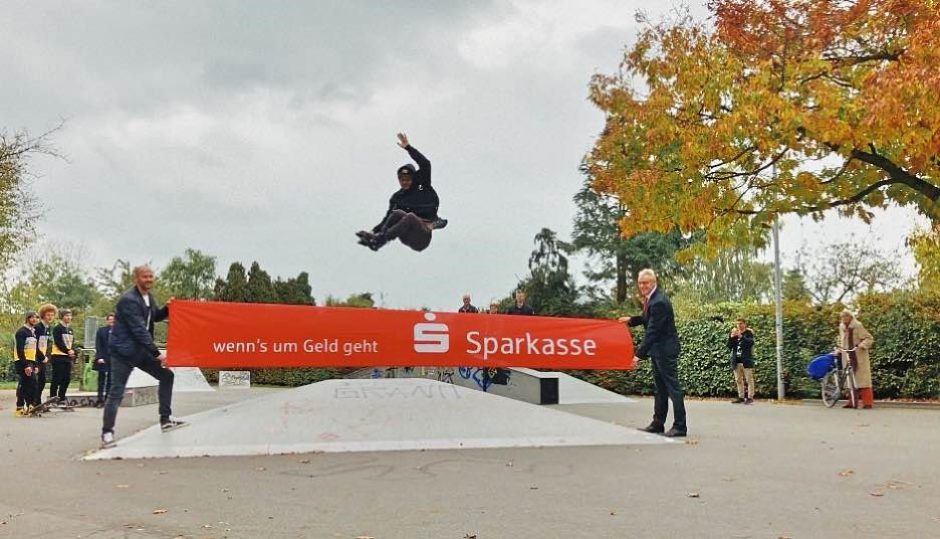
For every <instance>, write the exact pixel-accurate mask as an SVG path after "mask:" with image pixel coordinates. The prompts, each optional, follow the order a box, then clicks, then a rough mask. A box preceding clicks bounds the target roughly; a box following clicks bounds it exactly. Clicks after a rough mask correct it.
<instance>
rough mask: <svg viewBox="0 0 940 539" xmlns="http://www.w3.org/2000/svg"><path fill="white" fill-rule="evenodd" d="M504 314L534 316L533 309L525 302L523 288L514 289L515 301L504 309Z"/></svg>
mask: <svg viewBox="0 0 940 539" xmlns="http://www.w3.org/2000/svg"><path fill="white" fill-rule="evenodd" d="M506 314H516V315H523V316H535V309H533V308H532V306H530V305H529V304H528V303H526V302H525V291H524V290H516V302H515V303H513V304H512V307H510V308H509V309H508V310H507V311H506Z"/></svg>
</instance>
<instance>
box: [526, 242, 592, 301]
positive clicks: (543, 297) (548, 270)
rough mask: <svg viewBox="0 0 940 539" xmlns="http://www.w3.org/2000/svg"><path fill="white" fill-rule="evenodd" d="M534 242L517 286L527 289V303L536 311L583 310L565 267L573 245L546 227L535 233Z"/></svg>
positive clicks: (571, 278)
mask: <svg viewBox="0 0 940 539" xmlns="http://www.w3.org/2000/svg"><path fill="white" fill-rule="evenodd" d="M534 243H535V249H533V250H532V254H531V255H530V256H529V275H528V276H527V277H526V278H525V279H523V280H522V281H521V282H520V283H519V285H518V286H517V287H516V289H518V290H524V291H525V292H526V296H527V299H528V302H529V304H530V305H532V308H533V309H535V312H536V313H538V314H544V315H550V316H576V315H579V314H583V313H584V311H585V310H586V309H585V307H584V306H582V305H578V287H577V286H576V284H575V282H574V279H573V277H572V276H571V273H570V272H569V271H568V255H569V254H570V253H571V252H572V251H573V250H574V248H573V246H572V245H571V244H569V243H567V242H565V241H563V240H561V239H559V238H558V235H557V234H556V233H555V232H554V231H553V230H551V229H548V228H543V229H542V230H540V231H539V233H538V234H536V235H535V239H534ZM511 295H512V293H510V296H511Z"/></svg>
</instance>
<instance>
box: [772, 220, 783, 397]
mask: <svg viewBox="0 0 940 539" xmlns="http://www.w3.org/2000/svg"><path fill="white" fill-rule="evenodd" d="M773 236H774V302H775V303H776V324H775V325H776V329H777V400H783V398H784V397H785V396H786V395H785V390H784V387H783V272H782V271H781V268H780V221H779V217H778V218H775V219H774V226H773Z"/></svg>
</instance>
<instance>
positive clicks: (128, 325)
mask: <svg viewBox="0 0 940 539" xmlns="http://www.w3.org/2000/svg"><path fill="white" fill-rule="evenodd" d="M134 283H135V285H134V287H133V288H131V289H130V290H128V291H127V292H124V294H122V295H121V298H120V299H119V300H118V303H117V308H116V309H115V320H114V326H113V327H112V328H111V338H110V340H109V342H108V352H109V353H110V354H111V390H110V391H109V392H108V399H107V401H105V405H104V420H103V424H102V427H101V446H102V447H103V448H104V447H111V446H113V445H114V423H115V421H116V420H117V412H118V407H119V406H120V405H121V400H122V399H123V398H124V389H125V387H126V386H127V379H128V378H129V377H130V375H131V372H132V371H133V370H134V368H135V367H136V368H138V369H140V370H142V371H144V372H146V373H147V374H149V375H151V376H153V377H154V378H156V379H157V381H158V382H159V383H160V386H159V389H158V398H159V402H160V406H159V411H160V428H161V429H162V430H163V431H164V432H165V431H168V430H172V429H174V428H177V427H181V426H183V425H185V423H184V422H183V421H177V420H175V419H173V418H172V417H171V416H170V400H171V399H172V397H173V371H171V370H170V369H168V368H167V367H166V354H165V353H163V352H161V351H160V350H159V349H157V345H156V344H154V342H153V326H154V323H155V322H160V321H162V320H166V319H167V318H169V316H170V312H169V306H170V303H172V301H173V298H170V299H169V300H167V305H166V306H165V307H163V308H160V307H159V306H158V305H157V300H156V299H154V297H153V294H151V293H150V290H151V289H152V288H153V283H154V275H153V270H152V269H150V267H149V266H138V267H136V268H134Z"/></svg>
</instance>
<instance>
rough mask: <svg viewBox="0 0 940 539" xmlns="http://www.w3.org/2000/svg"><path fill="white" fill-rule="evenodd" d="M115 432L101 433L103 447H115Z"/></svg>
mask: <svg viewBox="0 0 940 539" xmlns="http://www.w3.org/2000/svg"><path fill="white" fill-rule="evenodd" d="M114 445H115V443H114V433H113V432H102V433H101V449H109V448H111V447H114Z"/></svg>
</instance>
